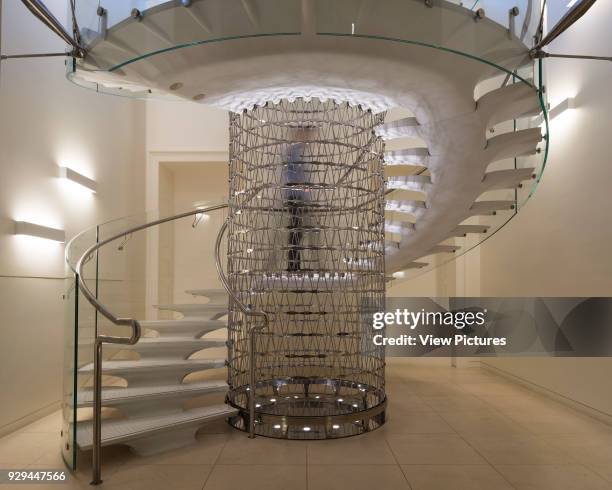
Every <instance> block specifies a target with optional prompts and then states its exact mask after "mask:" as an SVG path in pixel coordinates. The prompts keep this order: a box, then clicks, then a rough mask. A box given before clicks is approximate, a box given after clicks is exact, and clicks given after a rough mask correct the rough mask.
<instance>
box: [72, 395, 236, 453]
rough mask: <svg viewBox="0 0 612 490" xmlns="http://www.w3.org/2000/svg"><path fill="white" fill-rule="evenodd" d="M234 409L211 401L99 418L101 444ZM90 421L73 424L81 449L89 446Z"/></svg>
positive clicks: (193, 422)
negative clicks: (184, 408) (189, 407)
mask: <svg viewBox="0 0 612 490" xmlns="http://www.w3.org/2000/svg"><path fill="white" fill-rule="evenodd" d="M236 413H238V411H237V410H236V409H233V408H231V407H228V406H227V405H211V406H208V407H202V408H194V409H192V410H187V411H185V412H181V413H172V414H168V415H159V416H154V417H142V418H138V419H129V420H105V421H103V422H102V445H103V446H106V445H109V444H119V443H121V442H125V441H128V440H130V439H135V438H138V437H139V436H146V435H150V434H151V433H153V432H158V431H164V430H172V429H175V428H180V427H186V426H190V425H192V426H193V425H196V426H197V425H200V424H204V423H206V422H210V421H213V420H217V419H219V418H226V417H229V416H231V415H235V414H236ZM92 438H93V425H92V423H91V422H83V423H79V424H78V426H77V444H78V446H79V447H80V448H81V449H91V447H92Z"/></svg>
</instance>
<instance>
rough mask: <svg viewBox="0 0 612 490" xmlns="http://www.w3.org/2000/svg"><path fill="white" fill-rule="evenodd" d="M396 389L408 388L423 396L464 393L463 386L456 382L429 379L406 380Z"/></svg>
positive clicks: (410, 391) (411, 391) (413, 392)
mask: <svg viewBox="0 0 612 490" xmlns="http://www.w3.org/2000/svg"><path fill="white" fill-rule="evenodd" d="M396 389H397V390H408V393H412V394H415V395H417V396H421V397H426V396H451V395H461V394H464V392H463V391H462V390H461V388H460V387H459V386H457V385H456V384H452V383H450V382H445V381H427V380H424V379H418V380H409V381H404V382H402V384H401V385H400V386H398V387H397V388H396Z"/></svg>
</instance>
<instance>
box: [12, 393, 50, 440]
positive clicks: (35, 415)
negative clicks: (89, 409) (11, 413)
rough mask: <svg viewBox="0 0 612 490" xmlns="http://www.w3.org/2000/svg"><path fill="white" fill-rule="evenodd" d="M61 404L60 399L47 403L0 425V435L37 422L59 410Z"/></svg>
mask: <svg viewBox="0 0 612 490" xmlns="http://www.w3.org/2000/svg"><path fill="white" fill-rule="evenodd" d="M61 406H62V405H61V402H60V401H55V402H53V403H51V404H49V405H47V406H46V407H43V408H40V409H38V410H36V411H35V412H32V413H29V414H28V415H24V416H23V417H21V418H20V419H17V420H15V421H13V422H10V423H8V424H6V425H3V426H2V427H0V437H4V436H6V435H8V434H10V433H11V432H15V431H16V430H19V429H21V428H22V427H25V426H26V425H29V424H31V423H32V422H36V421H37V420H39V419H42V418H43V417H46V416H47V415H50V414H52V413H53V412H55V411H56V410H59V409H60V408H61Z"/></svg>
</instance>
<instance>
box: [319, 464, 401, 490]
mask: <svg viewBox="0 0 612 490" xmlns="http://www.w3.org/2000/svg"><path fill="white" fill-rule="evenodd" d="M308 487H309V488H315V489H316V490H340V489H345V488H346V489H350V490H409V489H410V486H409V485H408V482H407V481H406V478H405V477H404V475H403V474H402V471H401V470H400V468H399V466H379V465H359V466H355V465H334V466H331V467H330V466H327V465H325V466H320V465H309V466H308Z"/></svg>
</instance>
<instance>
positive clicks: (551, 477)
mask: <svg viewBox="0 0 612 490" xmlns="http://www.w3.org/2000/svg"><path fill="white" fill-rule="evenodd" d="M496 468H497V469H498V470H499V471H500V472H501V473H502V474H503V475H504V476H505V477H506V478H507V479H508V481H510V483H512V485H513V486H514V487H515V488H516V489H517V490H551V489H554V490H578V489H579V490H610V488H611V486H610V484H609V483H608V482H606V481H605V480H604V479H603V478H601V477H599V476H598V475H596V474H595V473H594V472H593V471H591V470H589V469H587V468H585V467H584V466H582V465H545V466H540V465H525V466H523V465H511V466H497V467H496Z"/></svg>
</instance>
